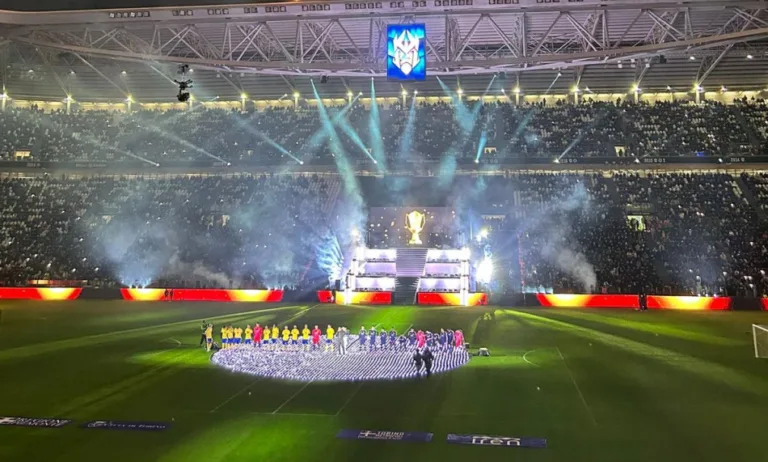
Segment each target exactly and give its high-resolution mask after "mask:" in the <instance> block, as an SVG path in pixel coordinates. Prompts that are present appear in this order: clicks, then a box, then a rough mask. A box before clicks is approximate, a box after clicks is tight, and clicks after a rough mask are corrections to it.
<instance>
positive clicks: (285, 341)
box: [282, 326, 291, 348]
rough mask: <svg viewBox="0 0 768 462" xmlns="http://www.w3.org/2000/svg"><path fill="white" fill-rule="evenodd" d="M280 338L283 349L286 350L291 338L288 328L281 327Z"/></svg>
mask: <svg viewBox="0 0 768 462" xmlns="http://www.w3.org/2000/svg"><path fill="white" fill-rule="evenodd" d="M282 337H283V347H284V348H288V341H289V339H290V338H291V331H289V330H288V326H285V327H283V332H282Z"/></svg>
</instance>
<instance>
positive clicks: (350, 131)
mask: <svg viewBox="0 0 768 462" xmlns="http://www.w3.org/2000/svg"><path fill="white" fill-rule="evenodd" d="M336 126H337V127H339V128H340V129H341V130H342V131H343V132H344V134H345V135H347V137H349V139H351V140H352V142H353V143H355V145H356V146H357V147H359V148H360V150H361V151H362V152H363V153H364V154H365V155H366V156H368V158H369V159H371V160H372V161H373V163H374V164H378V163H379V162H378V160H376V158H375V157H374V156H372V155H371V153H370V152H369V151H368V147H367V146H366V145H365V143H363V140H362V139H361V138H360V135H358V134H357V132H356V131H355V129H354V128H352V126H351V125H350V124H349V121H348V120H347V118H346V117H341V118H340V119H339V120H338V121H336Z"/></svg>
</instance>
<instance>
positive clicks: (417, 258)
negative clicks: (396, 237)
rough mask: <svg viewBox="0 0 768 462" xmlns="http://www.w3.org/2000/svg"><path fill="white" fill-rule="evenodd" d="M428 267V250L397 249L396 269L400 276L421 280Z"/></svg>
mask: <svg viewBox="0 0 768 462" xmlns="http://www.w3.org/2000/svg"><path fill="white" fill-rule="evenodd" d="M426 265H427V249H423V248H416V247H414V248H403V249H397V260H396V268H397V275H398V276H406V277H412V278H420V277H422V276H424V267H425V266H426Z"/></svg>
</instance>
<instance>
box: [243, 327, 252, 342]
mask: <svg viewBox="0 0 768 462" xmlns="http://www.w3.org/2000/svg"><path fill="white" fill-rule="evenodd" d="M245 344H246V345H253V329H251V325H250V324H248V325H247V326H245Z"/></svg>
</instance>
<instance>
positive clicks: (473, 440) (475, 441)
mask: <svg viewBox="0 0 768 462" xmlns="http://www.w3.org/2000/svg"><path fill="white" fill-rule="evenodd" d="M448 442H449V443H454V444H471V445H474V446H506V447H512V448H546V447H547V440H546V439H545V438H518V437H514V436H486V435H455V434H453V433H451V434H449V435H448Z"/></svg>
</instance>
